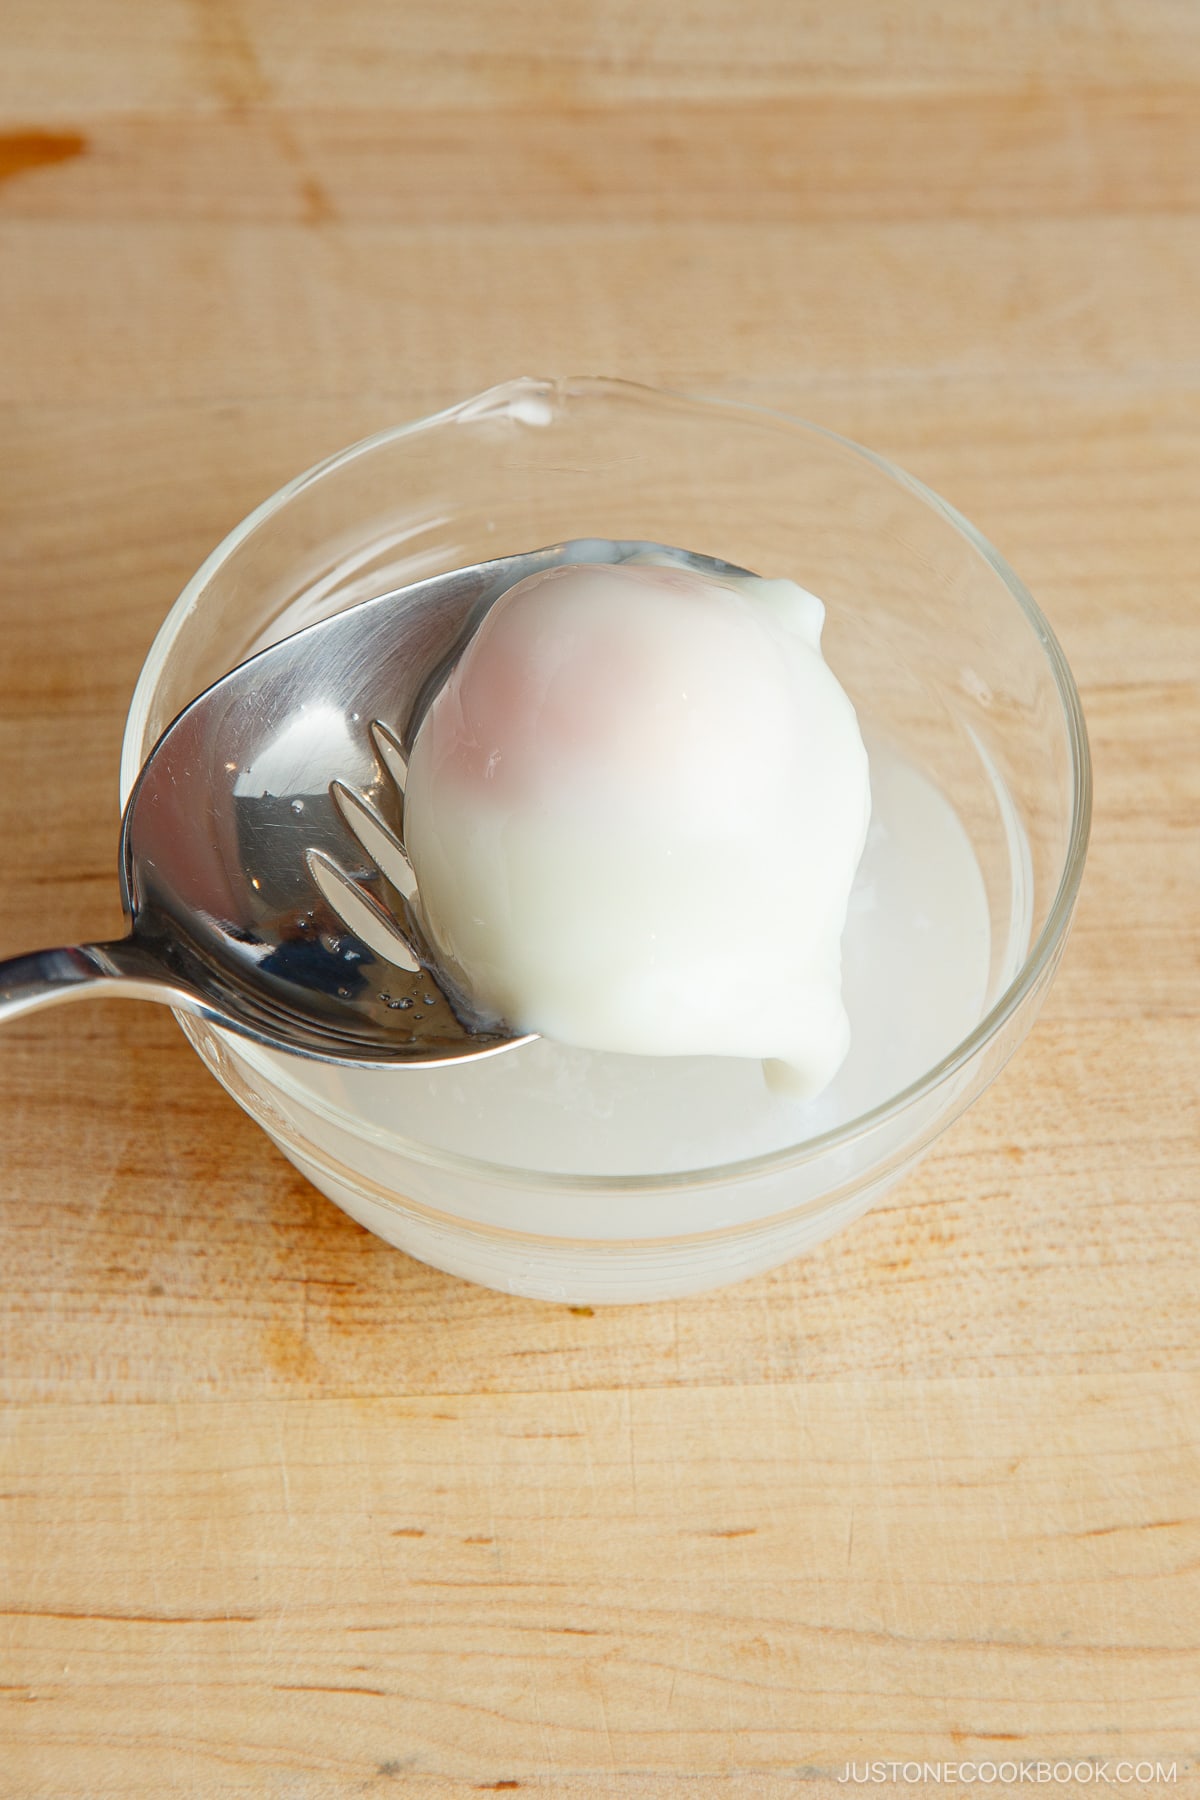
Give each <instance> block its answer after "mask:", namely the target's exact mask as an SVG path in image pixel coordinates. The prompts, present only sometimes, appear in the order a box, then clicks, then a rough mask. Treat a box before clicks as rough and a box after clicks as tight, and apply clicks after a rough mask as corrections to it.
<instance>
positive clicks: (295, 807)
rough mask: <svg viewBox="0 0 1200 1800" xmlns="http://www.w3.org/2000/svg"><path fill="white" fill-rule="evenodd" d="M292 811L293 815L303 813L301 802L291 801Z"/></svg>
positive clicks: (302, 803)
mask: <svg viewBox="0 0 1200 1800" xmlns="http://www.w3.org/2000/svg"><path fill="white" fill-rule="evenodd" d="M292 811H293V812H294V813H302V812H303V811H304V802H303V800H293V801H292Z"/></svg>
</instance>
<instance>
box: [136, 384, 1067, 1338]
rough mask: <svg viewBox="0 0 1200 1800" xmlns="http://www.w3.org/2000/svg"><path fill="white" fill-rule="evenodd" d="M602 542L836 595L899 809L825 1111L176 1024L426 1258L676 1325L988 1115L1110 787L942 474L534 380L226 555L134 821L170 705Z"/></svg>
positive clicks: (145, 699) (1029, 619)
mask: <svg viewBox="0 0 1200 1800" xmlns="http://www.w3.org/2000/svg"><path fill="white" fill-rule="evenodd" d="M577 537H609V538H647V539H652V540H656V541H658V542H660V543H665V544H671V545H676V546H679V547H682V548H686V549H689V550H693V551H700V552H703V553H706V554H708V555H711V556H717V557H723V558H726V559H727V560H729V561H731V562H734V563H739V564H741V565H743V566H744V567H746V568H750V569H754V570H756V571H757V572H759V573H761V574H765V575H786V576H789V577H791V578H792V579H793V580H796V581H799V582H800V583H801V584H802V585H803V586H805V587H807V588H809V589H811V590H812V591H813V592H814V593H817V594H819V595H820V596H821V598H822V599H823V600H824V601H825V603H826V607H827V609H828V622H827V626H826V632H825V640H824V648H825V655H826V658H827V660H828V662H829V664H830V666H831V667H832V668H833V670H834V672H835V673H836V674H837V676H838V678H839V679H840V681H841V682H842V684H843V686H844V687H845V688H846V690H847V692H848V693H849V695H850V697H851V699H852V700H853V701H854V703H855V706H856V707H857V709H858V714H859V720H860V723H861V725H862V727H863V733H864V737H865V738H866V741H867V745H868V750H869V752H870V756H871V771H872V794H873V813H874V818H873V824H872V831H871V837H870V839H869V841H868V846H867V851H866V854H865V856H864V859H863V865H862V868H861V870H860V873H859V878H858V881H857V883H856V886H855V891H854V895H853V897H852V901H851V908H850V916H849V920H848V923H847V929H846V935H845V939H844V945H843V949H844V963H845V985H846V999H847V1007H848V1010H849V1012H850V1015H851V1020H852V1024H853V1027H854V1046H853V1048H852V1050H851V1053H850V1056H849V1058H848V1059H847V1062H846V1064H845V1066H844V1067H843V1069H842V1071H841V1073H840V1074H839V1076H838V1077H837V1079H836V1080H835V1082H834V1083H833V1085H832V1087H831V1088H830V1089H828V1090H827V1091H826V1093H825V1094H823V1095H822V1096H820V1097H819V1098H818V1099H817V1100H816V1101H813V1102H811V1103H809V1104H807V1105H804V1104H801V1103H799V1102H797V1101H794V1100H788V1099H786V1098H785V1097H782V1096H779V1095H773V1094H771V1093H770V1092H769V1091H768V1089H767V1087H766V1085H765V1083H764V1082H763V1079H762V1075H761V1071H760V1069H759V1067H758V1065H757V1064H752V1063H748V1062H739V1061H737V1060H736V1059H732V1058H730V1059H720V1058H678V1059H672V1058H664V1059H646V1058H633V1057H613V1056H592V1055H589V1054H587V1053H585V1052H582V1051H569V1050H565V1049H563V1048H562V1047H560V1046H556V1045H552V1044H548V1043H545V1042H538V1043H536V1044H533V1045H530V1046H528V1047H525V1048H522V1049H520V1050H516V1051H511V1052H508V1053H507V1054H506V1055H504V1056H501V1057H496V1058H490V1059H487V1060H484V1061H481V1062H479V1063H477V1064H473V1065H464V1066H458V1067H454V1068H447V1069H441V1070H436V1071H431V1072H424V1071H420V1072H417V1071H404V1070H364V1071H361V1072H360V1071H348V1070H345V1069H340V1068H336V1067H334V1066H332V1065H328V1064H322V1063H314V1062H308V1061H304V1060H301V1059H299V1058H294V1057H290V1056H286V1055H283V1054H279V1053H273V1052H270V1051H267V1050H264V1049H261V1048H259V1047H258V1046H256V1045H252V1044H248V1043H246V1042H245V1041H243V1040H241V1039H239V1038H237V1037H235V1036H233V1035H232V1034H230V1033H226V1032H222V1031H218V1030H215V1029H213V1028H211V1027H209V1026H206V1025H203V1024H199V1023H197V1022H195V1021H192V1020H188V1019H184V1018H182V1017H181V1019H180V1023H181V1024H182V1026H183V1029H184V1030H185V1031H186V1033H187V1035H188V1037H189V1038H190V1040H191V1042H192V1043H193V1044H194V1046H195V1047H196V1049H197V1051H198V1052H199V1054H200V1055H201V1056H202V1057H203V1058H204V1060H205V1062H206V1063H207V1064H208V1066H209V1068H210V1069H211V1070H212V1071H213V1073H214V1074H215V1075H216V1077H217V1079H218V1080H219V1081H221V1082H222V1083H223V1085H224V1086H225V1087H226V1088H227V1089H228V1090H229V1092H230V1093H231V1094H232V1095H233V1096H234V1098H235V1099H236V1100H237V1101H238V1102H239V1103H240V1104H241V1105H242V1106H243V1107H244V1108H245V1109H246V1110H247V1112H249V1113H250V1114H251V1116H252V1117H253V1118H255V1119H256V1120H257V1121H258V1123H259V1124H260V1125H261V1126H262V1127H263V1129H264V1130H265V1131H266V1132H267V1133H268V1134H269V1135H270V1136H271V1137H272V1138H273V1139H274V1141H275V1142H276V1143H277V1144H278V1145H279V1147H280V1149H281V1150H282V1151H283V1152H284V1154H285V1155H286V1156H288V1157H289V1158H290V1159H291V1160H292V1162H293V1163H294V1164H295V1165H296V1167H297V1168H299V1169H301V1170H302V1171H303V1172H304V1174H306V1175H307V1176H308V1177H309V1178H310V1179H311V1180H312V1181H313V1182H315V1184H316V1185H317V1186H318V1187H319V1188H321V1189H322V1190H323V1191H324V1192H325V1193H326V1194H327V1195H329V1197H330V1198H331V1199H333V1200H334V1201H336V1202H337V1204H338V1205H339V1206H342V1207H344V1208H345V1210H346V1211H347V1212H348V1213H350V1214H351V1216H352V1217H354V1218H355V1219H358V1220H359V1221H360V1222H361V1223H362V1224H363V1225H365V1226H367V1227H368V1228H369V1229H370V1230H372V1231H375V1232H377V1233H379V1235H380V1236H381V1237H384V1238H386V1239H387V1240H388V1241H389V1242H391V1243H393V1244H396V1245H399V1246H400V1247H401V1248H402V1249H404V1250H407V1251H408V1252H409V1253H410V1254H411V1255H413V1256H416V1257H419V1258H421V1259H422V1260H423V1261H425V1262H429V1263H433V1264H435V1265H436V1266H438V1267H440V1268H443V1269H447V1270H450V1271H452V1272H453V1273H455V1274H458V1275H462V1276H465V1277H467V1278H469V1279H471V1280H474V1281H479V1282H483V1283H486V1284H487V1285H489V1286H492V1287H496V1288H501V1289H504V1290H507V1291H510V1292H516V1293H522V1294H529V1295H534V1296H537V1297H540V1298H543V1299H549V1300H559V1301H572V1302H593V1303H594V1302H605V1301H614V1302H621V1301H630V1300H651V1299H658V1298H662V1297H665V1296H671V1295H678V1294H685V1293H689V1292H693V1291H695V1290H698V1289H701V1288H705V1287H715V1286H719V1285H721V1284H723V1283H726V1282H732V1281H737V1280H741V1279H742V1278H743V1277H745V1276H748V1275H751V1274H754V1273H756V1272H758V1271H760V1270H763V1269H767V1268H770V1267H772V1266H773V1265H775V1264H777V1263H780V1262H783V1261H785V1260H786V1259H787V1258H789V1257H792V1256H794V1255H796V1254H797V1253H798V1252H800V1251H803V1250H806V1249H808V1248H810V1247H811V1246H812V1245H814V1244H816V1243H818V1242H820V1240H821V1239H823V1238H825V1237H827V1236H829V1235H830V1234H831V1233H832V1232H833V1231H835V1230H837V1229H838V1228H839V1227H841V1226H842V1225H844V1224H846V1223H847V1222H848V1221H850V1220H851V1219H853V1218H856V1217H857V1216H858V1215H859V1214H861V1213H862V1212H864V1211H865V1210H866V1208H867V1207H868V1206H869V1205H870V1204H871V1202H872V1201H873V1200H875V1199H876V1198H877V1197H878V1196H879V1195H880V1194H882V1193H883V1192H884V1191H885V1190H886V1189H887V1188H888V1187H890V1186H891V1185H892V1183H893V1182H895V1181H896V1180H897V1178H898V1177H899V1176H900V1175H902V1174H903V1173H904V1171H905V1170H906V1169H908V1168H909V1167H910V1166H911V1165H912V1163H913V1162H914V1161H915V1160H916V1159H917V1157H919V1156H920V1155H921V1153H922V1151H923V1150H925V1149H926V1147H927V1146H928V1145H929V1144H930V1142H931V1141H932V1140H933V1138H934V1137H935V1136H936V1135H937V1133H938V1132H940V1131H941V1130H942V1129H943V1128H944V1127H945V1126H946V1125H947V1124H948V1123H949V1122H950V1121H951V1120H952V1119H953V1118H954V1117H955V1116H956V1115H957V1114H958V1113H960V1112H961V1111H962V1109H963V1108H964V1107H965V1106H967V1105H968V1104H969V1103H970V1102H971V1101H972V1100H973V1099H974V1098H975V1096H976V1095H977V1094H979V1093H980V1092H981V1091H982V1090H983V1088H984V1087H985V1086H986V1085H987V1083H988V1082H989V1081H990V1080H991V1079H992V1077H993V1076H994V1075H995V1074H996V1073H997V1071H998V1070H999V1069H1000V1068H1001V1066H1002V1065H1003V1063H1004V1062H1005V1060H1006V1059H1007V1058H1008V1056H1009V1055H1011V1053H1012V1051H1013V1050H1014V1049H1015V1048H1016V1046H1017V1044H1018V1043H1019V1042H1020V1040H1021V1039H1022V1038H1023V1037H1024V1035H1025V1033H1026V1032H1027V1031H1028V1030H1029V1028H1030V1025H1031V1024H1032V1022H1033V1019H1034V1016H1035V1014H1036V1012H1037V1009H1038V1006H1039V1003H1040V1001H1041V998H1042V996H1043V995H1044V993H1045V991H1046V988H1047V985H1048V983H1049V981H1050V979H1051V977H1052V975H1053V973H1054V970H1055V968H1056V966H1057V963H1058V960H1059V957H1060V954H1061V952H1062V948H1063V943H1064V940H1065V937H1066V933H1067V928H1068V924H1069V921H1070V917H1071V912H1072V908H1073V906H1074V903H1075V898H1076V894H1077V891H1078V887H1079V881H1080V876H1081V874H1082V869H1083V861H1084V855H1085V851H1086V844H1087V833H1088V822H1089V814H1090V770H1089V760H1088V751H1087V740H1086V736H1085V731H1084V724H1083V718H1082V714H1081V712H1080V707H1079V699H1078V695H1077V693H1076V690H1075V686H1074V683H1073V681H1072V679H1071V675H1070V672H1069V670H1068V668H1067V666H1066V663H1065V661H1064V659H1063V656H1062V653H1061V651H1060V649H1059V647H1058V645H1057V643H1056V642H1055V640H1054V637H1053V635H1052V633H1051V631H1050V629H1049V627H1048V626H1047V624H1046V621H1045V620H1044V619H1043V617H1042V615H1041V613H1040V612H1039V611H1038V609H1037V607H1036V606H1035V605H1034V603H1033V601H1032V600H1031V598H1030V597H1029V595H1028V594H1027V593H1026V591H1025V589H1024V588H1023V587H1022V586H1021V584H1020V582H1019V581H1018V580H1017V578H1016V576H1015V575H1013V574H1012V572H1011V571H1010V570H1009V569H1008V568H1007V567H1006V565H1005V563H1004V562H1003V560H1002V559H1001V558H1000V557H999V556H998V555H997V554H996V552H995V551H994V550H993V549H992V548H991V547H990V546H989V545H988V544H987V543H985V542H984V541H983V539H982V538H980V536H979V535H978V533H977V532H975V531H974V530H973V529H972V528H971V526H970V525H969V524H967V522H966V521H965V520H964V519H962V518H960V517H959V516H958V514H957V513H955V512H954V511H953V509H952V508H950V507H949V506H947V505H946V504H945V503H944V502H943V501H941V500H939V499H938V498H937V497H936V496H935V495H934V494H932V493H930V492H929V490H928V489H927V488H924V487H923V486H922V485H921V484H920V483H919V482H917V481H914V480H912V479H911V478H909V477H908V476H906V475H904V474H902V473H901V472H900V471H899V470H897V469H894V468H892V467H890V466H889V465H888V464H887V463H885V462H884V461H883V460H882V459H881V458H879V457H877V456H874V455H873V454H871V452H869V451H866V450H863V449H861V448H859V447H858V446H856V445H854V444H851V443H848V442H846V441H845V440H843V439H840V438H838V437H836V436H834V435H832V434H831V433H829V432H826V431H823V430H820V429H818V428H816V427H814V426H811V425H807V424H803V423H801V422H799V421H797V420H794V419H789V418H785V417H782V416H779V415H776V414H772V413H770V412H766V411H759V410H755V409H751V408H745V407H740V406H735V405H729V404H725V403H723V402H719V401H707V400H695V399H688V398H685V397H682V396H679V395H674V394H666V393H660V392H656V391H654V390H651V389H647V388H643V387H637V386H634V385H632V384H629V383H625V382H616V381H601V380H580V381H537V380H521V381H514V382H510V383H507V384H505V385H504V386H502V387H498V388H493V389H491V390H490V391H489V392H487V393H485V394H481V395H479V396H478V397H476V398H475V399H472V400H469V401H467V402H465V403H464V404H463V405H461V406H456V407H453V408H451V409H450V410H449V411H448V412H444V413H440V414H438V415H437V416H436V417H433V418H428V419H422V420H418V421H417V422H416V423H414V424H411V425H407V426H403V427H400V428H398V429H396V430H394V431H388V432H384V433H382V434H380V435H379V436H377V437H373V438H370V439H368V440H367V441H366V442H364V443H361V444H356V445H354V446H352V447H351V448H350V449H348V450H345V451H343V452H341V453H340V454H339V455H337V456H334V457H332V458H331V459H330V460H329V461H327V462H324V463H322V464H320V465H319V466H318V467H317V468H315V469H312V470H310V471H309V472H308V473H307V474H305V475H302V476H300V477H299V478H298V479H297V480H296V481H294V482H292V483H290V484H289V485H288V486H287V487H285V488H283V489H281V491H280V492H279V493H278V494H276V495H274V496H273V497H272V498H271V499H270V500H268V501H266V502H265V503H264V504H263V505H262V506H260V507H259V508H258V509H257V511H256V512H254V513H252V514H251V516H250V517H249V518H248V519H246V520H245V521H244V523H243V524H241V525H240V526H239V527H238V528H237V529H236V530H235V531H234V532H232V533H231V534H230V536H229V537H228V538H226V540H225V542H224V543H223V544H221V545H220V546H219V547H218V549H217V550H215V551H214V553H213V554H212V556H210V557H209V559H208V561H207V562H206V563H205V564H204V566H203V568H202V569H200V571H199V572H198V574H197V575H196V576H195V577H194V579H193V580H192V581H191V582H189V584H188V586H187V587H186V588H185V589H184V592H183V593H182V594H181V595H180V598H179V600H178V601H177V603H176V605H175V607H174V608H173V610H172V611H171V613H170V615H169V617H168V618H167V620H166V622H165V624H164V625H163V627H162V630H161V631H160V632H159V634H158V637H157V638H156V640H155V642H154V645H153V647H152V649H151V651H150V654H149V656H148V658H147V660H146V664H145V667H144V669H143V671H142V675H141V679H140V681H139V683H138V686H137V690H136V692H135V694H134V698H133V702H132V705H131V707H130V712H129V719H128V723H127V728H126V733H125V743H124V754H123V760H122V789H123V798H125V797H127V796H128V793H129V790H130V788H131V787H132V784H133V782H134V780H135V778H136V776H137V773H138V771H139V769H140V768H141V765H142V762H143V760H144V758H145V756H146V754H147V753H148V751H149V750H150V748H151V747H152V745H153V743H154V742H155V740H156V738H157V737H158V735H159V733H160V732H161V731H162V729H163V728H164V727H165V726H166V725H167V724H168V723H169V722H170V720H171V719H172V718H173V717H174V715H175V714H176V713H177V712H178V711H179V710H180V708H181V707H183V706H184V705H185V704H186V703H187V702H188V701H189V700H191V699H192V698H193V697H194V696H195V695H196V694H198V693H200V692H201V691H202V690H203V689H204V688H205V687H207V686H208V684H209V683H210V682H212V681H214V680H215V679H217V677H219V676H220V675H223V674H224V673H226V672H227V671H228V670H229V669H231V668H233V667H235V666H236V665H237V664H238V663H239V662H241V661H243V660H244V658H245V657H246V656H247V655H248V654H250V653H251V652H252V651H254V650H256V649H260V648H262V647H264V646H266V645H268V644H271V643H274V642H275V641H277V640H278V639H279V638H281V637H284V636H286V635H287V634H288V633H289V632H292V631H295V630H296V629H298V628H299V627H300V626H302V625H304V624H307V623H309V622H311V621H313V620H316V619H319V618H324V617H326V616H327V615H329V614H331V613H334V612H338V611H340V610H342V609H343V608H345V607H347V606H350V605H353V604H354V603H355V602H356V601H358V600H361V599H364V598H366V597H368V596H370V595H374V594H379V593H383V592H385V591H387V590H388V589H389V588H392V587H396V586H400V585H402V584H403V583H405V582H408V581H412V580H415V579H418V578H419V577H421V576H424V575H428V574H433V573H436V572H438V571H440V570H443V569H450V568H455V567H461V566H463V565H465V564H468V563H473V562H476V561H480V560H482V559H484V558H487V557H491V556H501V555H506V554H508V553H510V552H512V551H519V550H530V549H535V548H537V547H539V546H541V545H545V544H550V543H554V542H557V541H559V540H561V539H564V538H577Z"/></svg>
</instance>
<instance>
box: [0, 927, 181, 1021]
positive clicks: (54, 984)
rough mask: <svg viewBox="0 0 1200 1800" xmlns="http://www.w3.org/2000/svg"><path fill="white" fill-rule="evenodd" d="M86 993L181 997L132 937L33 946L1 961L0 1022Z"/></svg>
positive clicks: (172, 1001)
mask: <svg viewBox="0 0 1200 1800" xmlns="http://www.w3.org/2000/svg"><path fill="white" fill-rule="evenodd" d="M90 994H127V995H133V996H139V997H141V998H142V999H146V1000H161V1001H165V1002H167V1003H168V1004H170V1005H176V1006H177V1005H179V1004H180V1003H181V1001H182V1000H184V998H185V996H184V995H183V994H182V993H181V991H180V989H179V988H178V987H177V986H176V985H175V983H174V982H173V981H172V979H171V977H170V976H169V975H168V973H167V971H166V970H165V969H164V968H163V966H162V964H161V963H160V962H159V961H158V960H157V958H156V957H155V956H154V955H153V953H152V952H150V951H147V950H145V949H144V948H143V947H142V945H140V944H138V943H136V942H135V941H134V939H133V938H131V937H130V938H121V939H120V940H119V941H118V942H116V943H113V944H65V945H63V946H62V948H61V949H57V950H31V951H30V952H29V953H28V954H27V955H25V956H12V957H9V959H8V961H7V962H0V1024H3V1023H4V1022H5V1021H6V1020H8V1019H15V1018H18V1017H19V1016H20V1014H21V1013H27V1012H33V1011H35V1010H36V1008H38V1007H40V1006H55V1005H57V1004H59V1003H60V1002H61V1001H63V1000H79V999H84V998H86V997H87V996H88V995H90Z"/></svg>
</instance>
